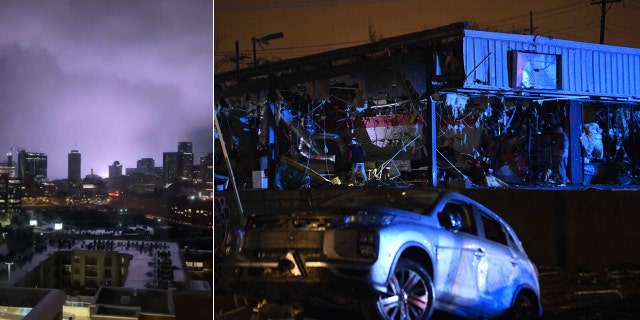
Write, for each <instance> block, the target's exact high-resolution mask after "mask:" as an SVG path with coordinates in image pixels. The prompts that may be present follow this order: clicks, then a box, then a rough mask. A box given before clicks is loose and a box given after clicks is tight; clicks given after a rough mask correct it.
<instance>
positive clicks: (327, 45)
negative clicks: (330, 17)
mask: <svg viewBox="0 0 640 320" xmlns="http://www.w3.org/2000/svg"><path fill="white" fill-rule="evenodd" d="M367 42H368V40H356V41H346V42H333V43H323V44H315V45H307V46H293V47H280V48H266V49H264V50H262V51H263V52H266V53H269V52H271V53H275V52H283V51H321V50H323V48H332V47H339V46H346V45H357V44H363V43H367ZM299 49H317V50H299ZM240 53H241V54H242V53H245V54H248V53H251V50H240ZM214 55H215V56H228V55H235V51H218V52H217V53H214Z"/></svg>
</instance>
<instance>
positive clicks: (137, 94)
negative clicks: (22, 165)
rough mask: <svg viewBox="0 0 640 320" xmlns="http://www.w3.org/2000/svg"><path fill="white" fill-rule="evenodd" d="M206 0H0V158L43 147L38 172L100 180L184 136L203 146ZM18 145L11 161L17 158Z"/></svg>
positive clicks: (207, 128) (207, 83) (208, 45)
mask: <svg viewBox="0 0 640 320" xmlns="http://www.w3.org/2000/svg"><path fill="white" fill-rule="evenodd" d="M212 7H213V4H212V2H211V1H210V0H134V1H132V0H94V1H86V0H56V1H50V0H37V1H35V0H27V1H0V154H1V155H2V162H4V154H5V153H6V152H9V151H10V148H19V149H25V150H28V151H34V152H44V153H45V154H47V156H48V168H49V171H48V178H49V180H53V179H60V178H66V177H67V154H68V153H69V151H70V150H72V149H78V150H79V151H80V153H81V154H82V176H85V175H87V174H89V172H90V170H91V169H92V168H93V169H94V171H95V173H96V174H98V175H101V176H103V177H106V176H108V165H110V164H112V163H113V162H114V161H116V160H118V161H120V162H121V163H122V164H123V166H124V167H125V168H133V167H135V166H136V160H138V159H140V158H143V157H152V158H155V159H156V166H162V152H165V151H176V150H177V146H178V142H179V141H192V142H193V147H194V159H195V161H196V163H199V158H200V156H201V155H203V154H204V153H206V152H211V150H212V127H213V124H212V123H213V121H212V117H213V116H212V103H213V101H212V92H211V88H212V81H213V80H212V73H211V70H212V68H213V63H212V47H213V32H212V15H213V14H212ZM15 154H17V151H15V152H14V159H17V156H15Z"/></svg>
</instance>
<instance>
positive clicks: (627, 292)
mask: <svg viewBox="0 0 640 320" xmlns="http://www.w3.org/2000/svg"><path fill="white" fill-rule="evenodd" d="M539 271H540V287H541V291H542V304H543V307H544V314H543V317H542V319H549V320H561V319H562V320H572V319H575V320H598V319H613V320H628V319H638V318H639V317H640V269H639V268H637V267H635V266H631V265H625V264H621V265H615V266H611V267H610V268H608V269H604V270H598V271H591V272H587V271H583V272H570V273H569V272H565V271H564V270H562V269H560V268H553V267H549V268H545V267H540V268H539ZM215 292H216V293H218V292H220V293H222V292H225V291H224V290H219V289H217V288H216V290H215ZM214 304H215V314H216V319H225V320H226V319H269V318H271V319H305V320H312V319H318V320H319V319H332V320H336V319H354V318H357V317H358V315H357V314H356V315H354V314H351V313H349V314H347V313H344V312H329V311H326V312H324V313H323V312H317V310H316V312H314V314H313V315H308V314H306V313H305V311H304V310H303V309H301V308H300V307H298V306H295V305H287V304H278V305H274V304H269V303H268V301H267V303H266V304H262V305H261V306H260V308H255V307H254V306H251V307H245V308H242V307H236V306H234V301H233V297H232V296H231V295H230V294H228V293H227V294H218V295H216V297H215V301H214ZM433 319H457V318H453V317H450V316H447V315H442V314H435V315H434V317H433Z"/></svg>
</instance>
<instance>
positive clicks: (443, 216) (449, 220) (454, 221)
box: [438, 212, 462, 233]
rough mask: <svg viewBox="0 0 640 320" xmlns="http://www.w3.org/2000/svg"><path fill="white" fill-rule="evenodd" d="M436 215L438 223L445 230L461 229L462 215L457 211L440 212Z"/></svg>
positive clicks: (455, 230) (454, 230) (456, 230)
mask: <svg viewBox="0 0 640 320" xmlns="http://www.w3.org/2000/svg"><path fill="white" fill-rule="evenodd" d="M438 217H439V218H440V219H438V220H440V224H441V225H442V226H443V227H444V228H445V229H447V230H449V231H452V232H454V233H455V232H458V231H460V229H462V217H460V213H457V212H441V213H440V214H439V215H438Z"/></svg>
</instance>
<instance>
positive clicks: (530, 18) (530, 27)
mask: <svg viewBox="0 0 640 320" xmlns="http://www.w3.org/2000/svg"><path fill="white" fill-rule="evenodd" d="M529 35H533V11H531V10H529Z"/></svg>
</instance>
